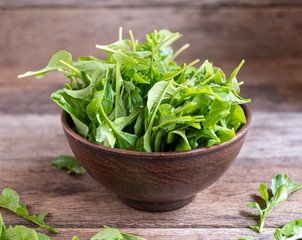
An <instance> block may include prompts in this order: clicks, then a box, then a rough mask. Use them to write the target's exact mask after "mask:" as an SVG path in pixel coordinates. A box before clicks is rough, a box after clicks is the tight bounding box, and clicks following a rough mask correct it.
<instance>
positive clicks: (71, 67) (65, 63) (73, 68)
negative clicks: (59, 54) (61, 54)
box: [60, 60, 81, 76]
mask: <svg viewBox="0 0 302 240" xmlns="http://www.w3.org/2000/svg"><path fill="white" fill-rule="evenodd" d="M60 62H61V63H63V64H64V65H66V66H67V67H69V68H70V69H71V70H73V71H74V72H75V73H76V74H77V75H78V76H81V71H80V70H79V69H77V68H75V67H74V66H71V65H70V64H69V63H67V62H65V61H64V60H60Z"/></svg>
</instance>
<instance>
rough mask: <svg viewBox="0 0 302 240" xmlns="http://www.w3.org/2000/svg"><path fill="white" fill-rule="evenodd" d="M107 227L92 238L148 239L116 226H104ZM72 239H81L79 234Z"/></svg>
mask: <svg viewBox="0 0 302 240" xmlns="http://www.w3.org/2000/svg"><path fill="white" fill-rule="evenodd" d="M104 227H105V228H106V229H105V230H103V231H101V232H99V233H97V234H96V235H94V236H93V237H92V238H91V239H90V240H146V239H145V238H142V237H137V236H134V235H130V234H126V233H122V232H120V231H119V230H118V229H116V228H108V227H106V226H104ZM72 240H80V239H79V238H78V237H77V236H75V237H74V238H73V239H72Z"/></svg>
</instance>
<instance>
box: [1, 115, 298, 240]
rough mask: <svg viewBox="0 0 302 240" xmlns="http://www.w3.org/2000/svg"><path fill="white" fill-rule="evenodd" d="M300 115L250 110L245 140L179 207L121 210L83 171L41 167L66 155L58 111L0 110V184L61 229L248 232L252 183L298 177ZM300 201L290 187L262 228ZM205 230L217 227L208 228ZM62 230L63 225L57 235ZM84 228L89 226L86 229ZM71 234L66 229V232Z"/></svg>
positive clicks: (289, 214)
mask: <svg viewBox="0 0 302 240" xmlns="http://www.w3.org/2000/svg"><path fill="white" fill-rule="evenodd" d="M301 117H302V113H270V114H267V113H256V114H254V119H253V125H252V127H251V129H250V132H249V134H248V137H247V139H246V142H245V145H244V147H243V149H242V151H241V153H240V155H239V157H238V159H237V160H236V161H235V163H234V164H233V165H232V167H231V168H230V169H229V170H228V171H227V173H226V174H225V175H224V176H223V177H222V178H220V179H219V180H218V181H217V182H216V183H215V184H214V185H212V186H211V187H210V188H208V189H206V190H204V191H202V192H201V193H200V194H198V195H197V197H196V198H195V199H194V201H193V202H192V203H190V204H189V205H187V206H186V207H184V208H181V209H179V210H176V211H172V212H166V213H148V212H142V211H138V210H134V209H132V208H130V207H127V206H126V205H124V204H123V203H121V202H120V201H119V200H118V199H117V197H116V196H115V195H114V194H112V193H110V192H108V191H107V190H106V189H104V188H103V187H102V186H100V185H99V184H98V183H96V182H95V181H94V180H93V179H92V178H91V177H90V176H88V175H87V174H86V175H84V176H82V177H77V176H69V175H67V174H66V173H65V172H64V171H58V170H56V169H55V168H54V167H51V166H50V165H49V161H50V160H51V159H52V158H53V157H55V156H58V155H60V154H70V150H69V149H68V146H67V143H66V140H65V138H64V136H63V133H62V130H61V129H60V122H59V116H58V115H34V114H32V115H1V117H0V142H1V145H0V153H1V154H0V169H1V175H0V182H1V189H2V188H5V187H10V188H13V189H16V190H17V191H18V192H19V194H20V195H21V201H22V202H27V203H28V205H29V206H30V211H31V212H32V213H40V212H43V211H50V212H51V213H52V214H51V217H50V218H49V219H48V223H49V224H51V225H55V226H56V227H58V228H63V229H64V228H94V229H93V231H96V230H95V229H96V228H100V227H101V226H102V225H108V226H112V227H117V228H147V229H150V230H149V232H148V231H147V232H144V230H142V231H141V232H140V231H138V232H136V231H134V229H133V230H131V232H132V233H137V234H140V233H142V236H146V237H148V239H149V238H150V239H169V238H165V236H166V232H165V231H164V230H158V228H164V229H167V228H177V229H179V231H178V232H177V231H176V232H174V233H173V232H172V233H170V231H169V234H168V236H169V237H170V236H171V239H174V236H176V239H180V237H181V236H182V235H178V234H180V232H181V231H182V230H184V234H185V236H186V234H188V236H192V239H217V236H218V235H217V234H218V233H220V234H223V231H222V230H223V229H228V233H224V234H226V235H227V234H230V236H231V234H234V236H238V237H239V234H241V233H242V234H243V235H240V236H245V235H246V234H248V235H251V234H252V231H250V230H249V231H248V230H247V229H245V228H246V227H247V226H248V225H250V224H254V223H255V219H256V214H257V213H256V210H255V209H249V208H247V207H246V204H247V203H249V202H252V201H255V200H256V199H257V198H258V196H259V185H260V183H261V182H264V183H267V184H269V183H270V180H271V178H272V177H274V176H276V175H277V174H278V173H287V174H289V176H290V178H292V179H295V180H296V181H297V182H302V177H301V161H300V159H301V156H302V150H301V147H300V146H301V143H302V125H301ZM285 122H286V124H284V123H285ZM293 126H295V127H293ZM301 199H302V191H299V192H296V193H294V194H292V195H291V196H290V197H289V199H288V201H287V202H285V203H283V204H281V205H280V206H278V208H276V209H275V210H274V211H273V212H272V213H271V214H270V215H269V217H268V218H267V224H266V226H267V227H268V228H270V230H269V231H270V233H271V232H272V231H273V230H274V229H273V228H274V227H276V226H278V227H280V226H282V225H283V224H284V223H286V222H288V221H290V220H292V219H297V218H300V217H301V216H300V205H301ZM289 206H290V207H289ZM1 212H3V211H2V210H1ZM3 215H4V216H5V221H6V222H7V223H9V224H11V225H16V224H27V225H26V226H32V225H31V224H28V223H26V222H25V221H24V220H23V219H21V218H20V217H17V216H15V215H13V214H9V213H8V212H7V211H4V212H3ZM213 228H215V229H217V232H215V231H211V229H213ZM220 228H221V230H219V229H220ZM153 229H155V230H154V231H153ZM192 229H197V230H193V231H191V230H192ZM199 229H201V230H200V232H199ZM157 231H159V232H157ZM67 232H68V230H63V233H62V235H63V234H64V236H65V233H66V234H67ZM88 232H89V233H90V232H92V231H90V229H88ZM250 233H251V234H250ZM74 234H75V233H74V232H69V233H68V234H67V235H66V236H68V237H70V236H71V235H74ZM81 234H82V235H81ZM85 234H86V230H85V229H84V230H83V232H81V233H80V235H79V236H83V237H84V235H85ZM145 234H146V235H145ZM152 234H155V235H154V236H153V235H152ZM149 236H150V237H149ZM152 236H153V237H152ZM177 236H178V238H177ZM227 236H228V235H227ZM263 236H266V237H267V236H268V235H263ZM155 237H158V238H155ZM53 239H62V238H61V236H60V237H59V236H58V237H54V238H53ZM64 239H68V238H64ZM227 239H228V238H227ZM232 239H233V238H232ZM266 239H267V238H266Z"/></svg>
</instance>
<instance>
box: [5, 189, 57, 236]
mask: <svg viewBox="0 0 302 240" xmlns="http://www.w3.org/2000/svg"><path fill="white" fill-rule="evenodd" d="M0 207H2V208H6V209H8V210H10V211H12V212H14V213H16V214H17V215H19V216H21V217H23V218H25V219H27V220H29V221H31V222H33V223H35V224H37V225H38V226H40V228H45V229H48V230H50V231H53V232H59V231H58V230H56V229H54V228H53V227H51V226H49V225H46V224H45V222H44V218H45V216H46V215H47V214H48V212H46V213H42V214H40V215H39V216H38V217H37V216H36V215H32V216H30V215H29V213H28V210H27V208H26V205H25V204H20V203H19V195H18V193H17V192H16V191H15V190H13V189H10V188H5V189H4V190H3V191H2V196H0Z"/></svg>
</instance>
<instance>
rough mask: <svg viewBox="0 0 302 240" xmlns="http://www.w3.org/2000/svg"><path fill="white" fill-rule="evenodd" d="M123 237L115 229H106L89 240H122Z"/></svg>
mask: <svg viewBox="0 0 302 240" xmlns="http://www.w3.org/2000/svg"><path fill="white" fill-rule="evenodd" d="M123 239H124V238H123V235H122V234H121V233H120V231H119V230H117V229H115V228H107V229H105V230H103V231H101V232H99V233H97V234H96V235H94V236H93V237H92V238H91V239H90V240H123Z"/></svg>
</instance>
